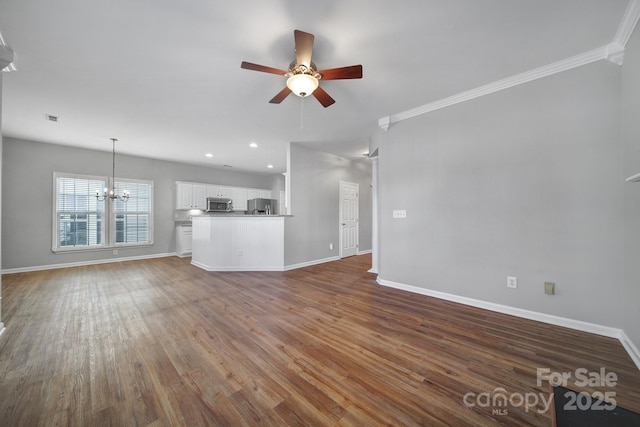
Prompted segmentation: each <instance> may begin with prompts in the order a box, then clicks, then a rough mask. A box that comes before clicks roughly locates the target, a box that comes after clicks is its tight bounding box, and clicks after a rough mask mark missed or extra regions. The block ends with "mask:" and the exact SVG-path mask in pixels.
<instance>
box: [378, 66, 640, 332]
mask: <svg viewBox="0 0 640 427" xmlns="http://www.w3.org/2000/svg"><path fill="white" fill-rule="evenodd" d="M620 85H621V71H620V67H618V66H617V65H614V64H612V63H609V62H607V61H599V62H597V63H593V64H590V65H587V66H584V67H580V68H578V69H574V70H571V71H565V72H563V73H560V74H556V75H553V76H551V77H547V78H544V79H541V80H537V81H534V82H530V83H527V84H525V85H521V86H517V87H515V88H512V89H508V90H504V91H501V92H497V93H494V94H491V95H488V96H484V97H481V98H477V99H474V100H472V101H468V102H464V103H461V104H457V105H454V106H450V107H447V108H444V109H440V110H437V111H434V112H431V113H429V114H426V115H422V116H419V117H415V118H412V119H409V120H406V121H403V122H399V123H395V124H392V125H391V127H390V128H389V130H388V132H386V133H384V134H383V136H382V140H381V141H380V161H379V188H380V192H379V197H380V198H379V204H380V242H381V244H380V264H379V277H380V278H381V279H383V280H388V281H394V282H398V283H401V284H406V285H411V286H416V287H421V288H425V289H431V290H435V291H440V292H445V293H449V294H454V295H458V296H463V297H468V298H473V299H477V300H482V301H487V302H492V303H497V304H502V305H507V306H511V307H516V308H521V309H525V310H532V311H536V312H541V313H547V314H550V315H557V316H562V317H568V318H571V319H575V320H581V321H585V322H592V323H596V324H600V325H606V326H610V327H617V328H620V327H622V324H623V316H622V310H621V306H622V302H621V299H622V289H623V285H622V271H621V264H622V258H623V256H622V242H623V221H622V219H623V202H622V200H623V184H622V180H621V176H620V175H621V174H620V161H621V157H622V146H621V120H620V114H621V111H620V97H621V93H620V89H621V87H620ZM636 120H637V119H636ZM639 185H640V184H639ZM393 209H406V210H407V219H404V220H399V219H392V218H391V212H392V210H393ZM507 276H517V278H518V289H516V290H513V289H508V288H507V287H506V278H507ZM545 281H552V282H555V283H556V284H557V285H556V286H557V288H556V292H557V294H556V295H555V296H548V295H545V294H544V292H543V284H544V282H545Z"/></svg>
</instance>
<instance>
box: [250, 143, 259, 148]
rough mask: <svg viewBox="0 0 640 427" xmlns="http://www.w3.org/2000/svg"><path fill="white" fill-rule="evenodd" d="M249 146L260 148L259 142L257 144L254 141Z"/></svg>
mask: <svg viewBox="0 0 640 427" xmlns="http://www.w3.org/2000/svg"><path fill="white" fill-rule="evenodd" d="M249 147H251V148H258V144H256V143H255V142H252V143H251V144H249Z"/></svg>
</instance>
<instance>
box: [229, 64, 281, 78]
mask: <svg viewBox="0 0 640 427" xmlns="http://www.w3.org/2000/svg"><path fill="white" fill-rule="evenodd" d="M240 68H244V69H245V70H253V71H262V72H263V73H271V74H278V75H279V76H284V75H285V74H287V71H285V70H280V69H278V68H272V67H266V66H264V65H258V64H254V63H251V62H245V61H242V64H240Z"/></svg>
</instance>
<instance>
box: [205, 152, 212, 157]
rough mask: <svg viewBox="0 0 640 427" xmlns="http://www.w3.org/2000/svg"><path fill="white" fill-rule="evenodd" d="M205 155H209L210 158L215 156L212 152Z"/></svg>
mask: <svg viewBox="0 0 640 427" xmlns="http://www.w3.org/2000/svg"><path fill="white" fill-rule="evenodd" d="M204 156H205V157H209V158H211V157H213V154H211V153H207V154H205V155H204Z"/></svg>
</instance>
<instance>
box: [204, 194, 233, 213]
mask: <svg viewBox="0 0 640 427" xmlns="http://www.w3.org/2000/svg"><path fill="white" fill-rule="evenodd" d="M232 210H233V204H232V203H231V199H227V198H222V197H207V209H206V212H231V211H232Z"/></svg>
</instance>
